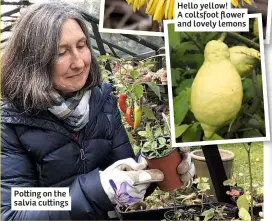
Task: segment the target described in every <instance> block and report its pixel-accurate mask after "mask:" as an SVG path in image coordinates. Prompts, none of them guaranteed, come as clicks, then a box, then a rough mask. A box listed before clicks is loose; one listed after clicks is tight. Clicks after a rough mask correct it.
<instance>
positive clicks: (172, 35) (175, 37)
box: [168, 24, 180, 48]
mask: <svg viewBox="0 0 272 221" xmlns="http://www.w3.org/2000/svg"><path fill="white" fill-rule="evenodd" d="M168 39H169V46H170V47H171V48H175V47H176V46H178V45H179V44H180V32H175V24H168Z"/></svg>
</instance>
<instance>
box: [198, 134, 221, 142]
mask: <svg viewBox="0 0 272 221" xmlns="http://www.w3.org/2000/svg"><path fill="white" fill-rule="evenodd" d="M203 140H204V141H208V140H224V138H223V137H221V136H219V135H218V134H214V135H212V136H211V137H210V138H207V137H205V136H203Z"/></svg>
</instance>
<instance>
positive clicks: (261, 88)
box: [257, 74, 263, 98]
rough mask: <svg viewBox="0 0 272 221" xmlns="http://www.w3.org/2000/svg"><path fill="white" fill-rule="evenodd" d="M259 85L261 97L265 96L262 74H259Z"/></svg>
mask: <svg viewBox="0 0 272 221" xmlns="http://www.w3.org/2000/svg"><path fill="white" fill-rule="evenodd" d="M257 87H258V92H259V95H260V97H261V98H262V97H263V80H262V75H259V74H258V75H257Z"/></svg>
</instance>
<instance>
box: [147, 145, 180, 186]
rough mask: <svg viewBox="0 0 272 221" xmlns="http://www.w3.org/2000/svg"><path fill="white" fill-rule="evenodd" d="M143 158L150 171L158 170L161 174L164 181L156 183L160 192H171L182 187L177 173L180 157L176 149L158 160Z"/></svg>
mask: <svg viewBox="0 0 272 221" xmlns="http://www.w3.org/2000/svg"><path fill="white" fill-rule="evenodd" d="M143 157H144V158H145V159H146V161H147V164H148V167H149V168H150V169H159V170H160V171H162V172H163V174H164V179H163V181H161V182H159V183H158V186H159V188H160V189H161V190H163V191H173V190H175V189H178V188H180V187H181V186H182V185H183V183H182V182H181V180H180V176H179V174H178V172H177V167H178V165H179V164H180V162H181V156H180V154H179V151H178V149H177V148H174V149H173V151H171V152H170V153H168V154H167V155H164V156H162V157H159V158H153V159H148V158H147V157H146V156H144V155H143Z"/></svg>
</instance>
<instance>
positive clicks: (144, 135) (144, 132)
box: [138, 131, 147, 137]
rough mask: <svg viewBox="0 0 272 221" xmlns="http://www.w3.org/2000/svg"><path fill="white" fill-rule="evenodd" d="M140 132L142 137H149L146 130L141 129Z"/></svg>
mask: <svg viewBox="0 0 272 221" xmlns="http://www.w3.org/2000/svg"><path fill="white" fill-rule="evenodd" d="M138 134H139V135H140V136H141V137H147V133H146V131H139V132H138Z"/></svg>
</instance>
